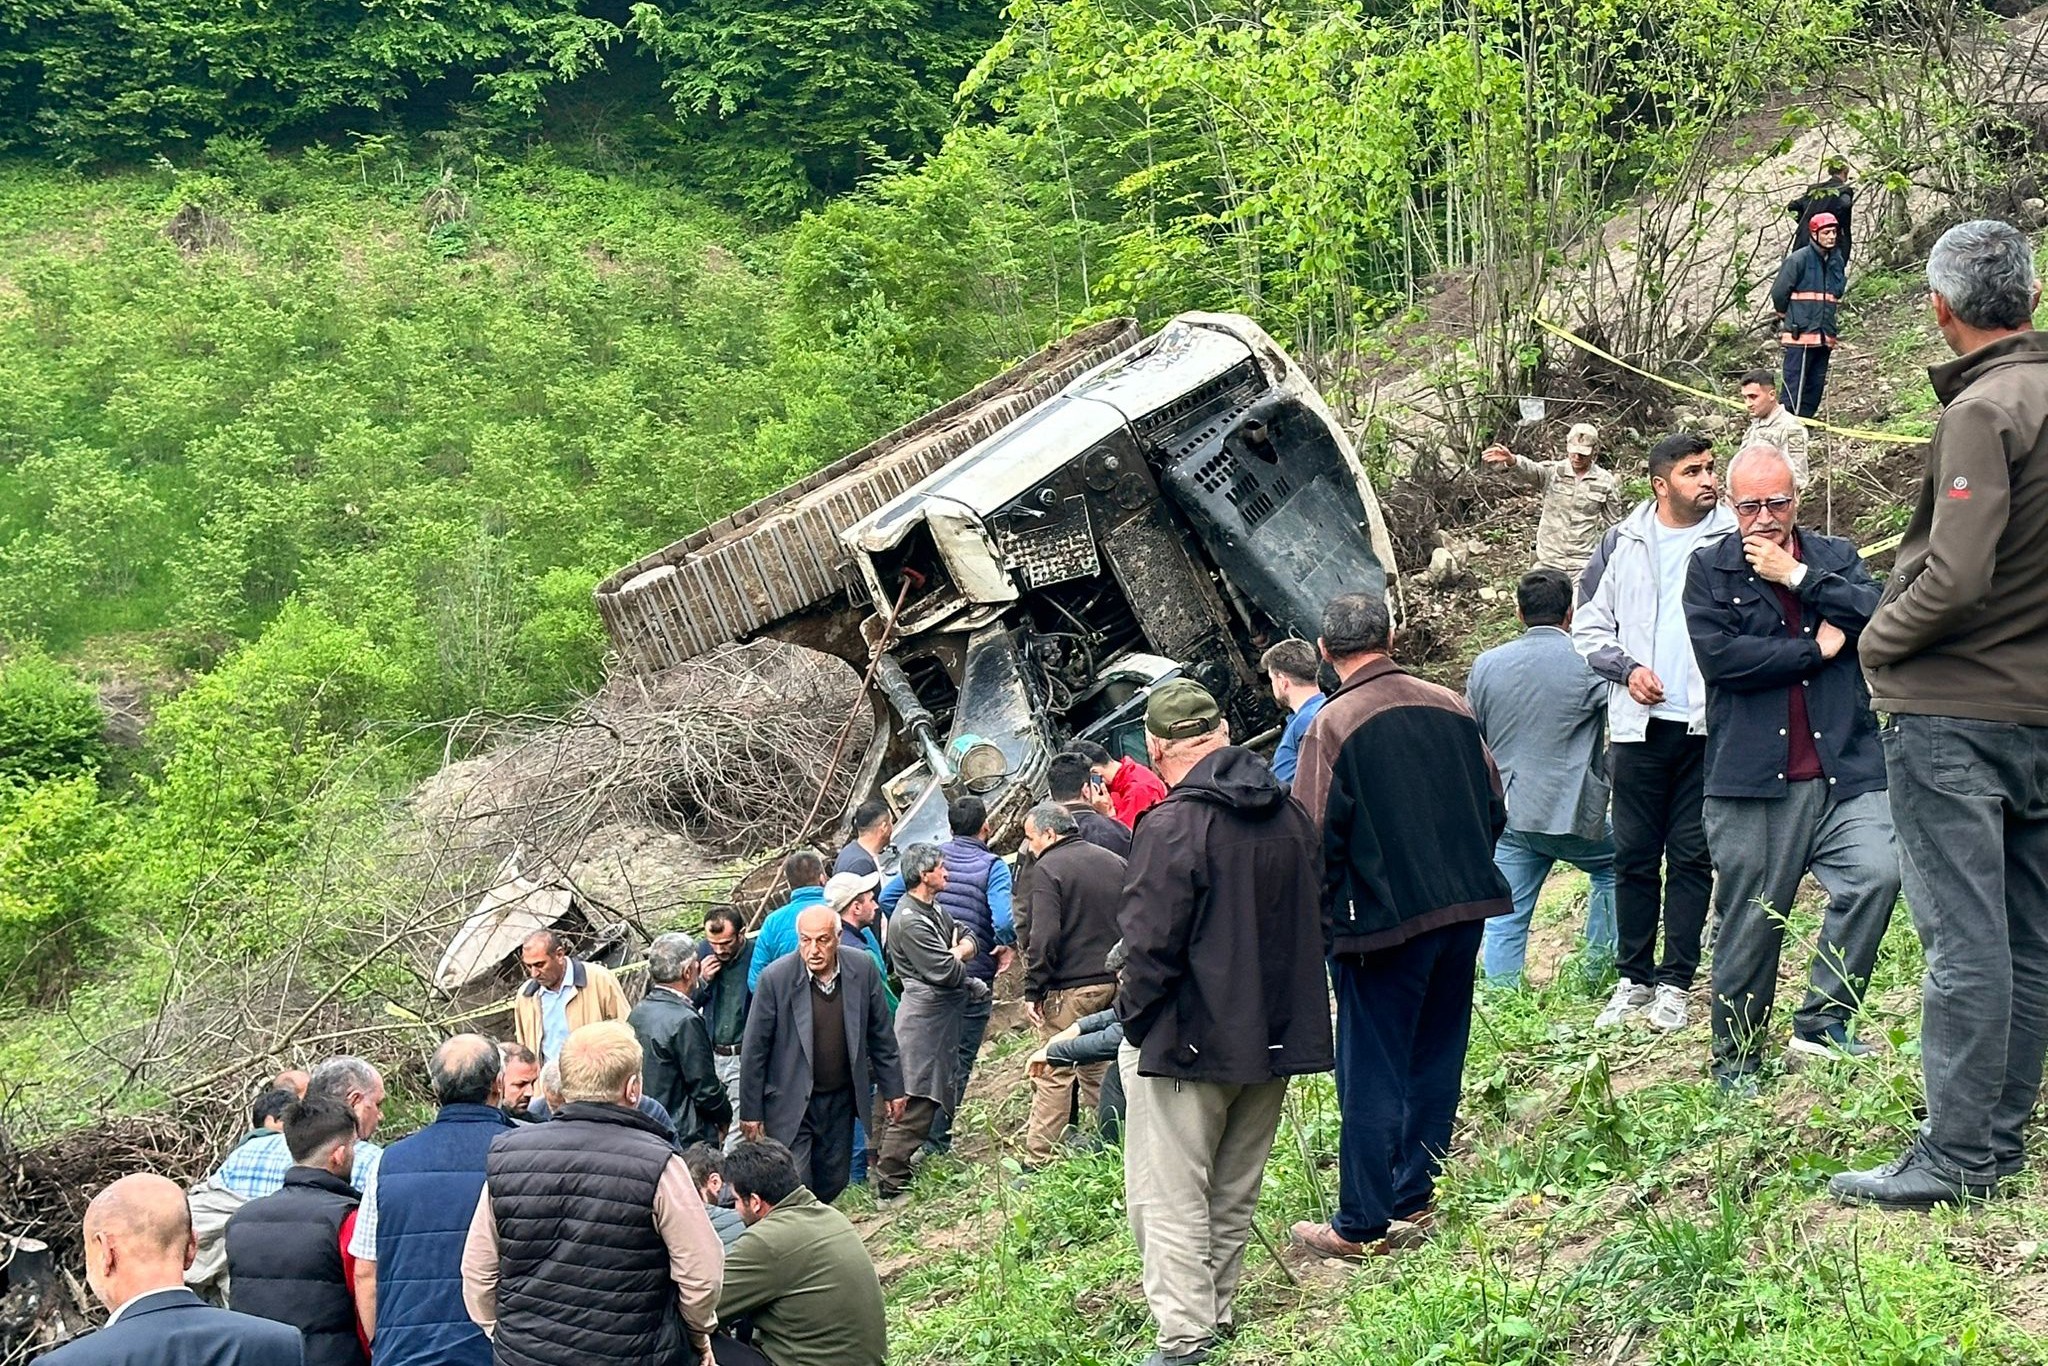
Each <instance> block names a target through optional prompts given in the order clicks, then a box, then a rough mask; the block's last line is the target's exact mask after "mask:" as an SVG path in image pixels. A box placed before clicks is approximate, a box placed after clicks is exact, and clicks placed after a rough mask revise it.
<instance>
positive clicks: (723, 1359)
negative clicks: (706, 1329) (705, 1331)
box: [711, 1332, 775, 1366]
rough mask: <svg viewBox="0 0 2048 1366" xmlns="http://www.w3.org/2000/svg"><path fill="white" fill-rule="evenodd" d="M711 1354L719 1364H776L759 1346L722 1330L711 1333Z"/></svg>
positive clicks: (746, 1365) (732, 1365)
mask: <svg viewBox="0 0 2048 1366" xmlns="http://www.w3.org/2000/svg"><path fill="white" fill-rule="evenodd" d="M711 1355H712V1358H713V1359H714V1360H716V1361H717V1362H718V1366H775V1363H774V1362H772V1361H770V1360H769V1359H768V1354H767V1353H766V1352H764V1351H762V1350H761V1349H760V1348H759V1347H756V1346H754V1345H753V1344H752V1343H750V1342H741V1341H740V1340H739V1339H738V1338H732V1337H727V1336H726V1335H725V1334H724V1333H722V1332H720V1333H713V1334H712V1335H711Z"/></svg>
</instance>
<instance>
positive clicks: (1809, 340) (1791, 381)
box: [1771, 213, 1849, 417]
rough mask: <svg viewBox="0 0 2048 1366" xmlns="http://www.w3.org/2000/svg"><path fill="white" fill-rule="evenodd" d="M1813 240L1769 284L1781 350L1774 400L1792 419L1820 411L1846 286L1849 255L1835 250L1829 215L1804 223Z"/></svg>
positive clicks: (1787, 260) (1835, 225)
mask: <svg viewBox="0 0 2048 1366" xmlns="http://www.w3.org/2000/svg"><path fill="white" fill-rule="evenodd" d="M1806 225H1807V227H1808V229H1809V230H1810V231H1811V232H1812V234H1813V240H1812V241H1811V242H1809V243H1807V244H1806V245H1805V246H1803V247H1801V248H1799V250H1797V251H1795V252H1793V253H1792V254H1791V255H1790V256H1787V257H1786V258H1785V263H1784V264H1783V265H1781V266H1779V267H1778V278H1777V279H1776V280H1775V281H1774V282H1772V284H1771V307H1772V308H1774V309H1776V310H1777V313H1778V341H1779V343H1780V344H1781V345H1783V346H1784V348H1785V387H1784V390H1783V392H1782V393H1780V395H1779V401H1780V402H1782V403H1783V404H1784V405H1785V406H1786V407H1787V408H1790V409H1791V410H1792V412H1793V414H1794V416H1797V417H1812V416H1813V415H1814V414H1815V413H1817V412H1819V411H1820V399H1821V392H1822V391H1823V390H1824V389H1826V388H1827V383H1828V361H1829V360H1830V359H1831V358H1832V357H1833V355H1834V352H1835V344H1836V342H1838V341H1839V340H1841V332H1840V330H1839V325H1838V324H1837V322H1836V315H1837V313H1838V311H1839V310H1840V307H1841V302H1842V291H1844V290H1845V289H1847V288H1848V287H1849V264H1848V253H1847V252H1845V251H1841V250H1838V249H1837V244H1836V238H1837V237H1838V235H1839V233H1840V231H1841V229H1840V225H1839V224H1838V223H1837V222H1836V221H1835V216H1834V215H1833V214H1831V213H1817V214H1815V215H1813V217H1811V218H1809V219H1807V220H1806Z"/></svg>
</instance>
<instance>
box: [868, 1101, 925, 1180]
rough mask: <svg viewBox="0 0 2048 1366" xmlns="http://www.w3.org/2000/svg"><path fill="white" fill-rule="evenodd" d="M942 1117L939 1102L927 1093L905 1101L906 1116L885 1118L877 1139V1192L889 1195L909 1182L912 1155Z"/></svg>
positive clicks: (875, 1171) (904, 1113) (875, 1174)
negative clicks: (890, 1121) (894, 1119)
mask: <svg viewBox="0 0 2048 1366" xmlns="http://www.w3.org/2000/svg"><path fill="white" fill-rule="evenodd" d="M938 1117H939V1103H938V1102H937V1101H935V1100H932V1099H930V1098H929V1097H926V1096H912V1097H910V1099H908V1100H906V1101H904V1102H903V1118H902V1119H901V1120H900V1121H898V1122H897V1123H894V1124H891V1123H888V1122H886V1121H883V1122H882V1132H881V1136H880V1137H879V1138H878V1139H877V1140H876V1142H875V1166H874V1177H875V1195H876V1197H877V1198H878V1199H886V1198H888V1197H889V1196H892V1195H894V1194H896V1192H898V1191H900V1190H902V1189H903V1188H904V1187H905V1186H907V1185H909V1184H910V1158H911V1154H913V1153H915V1152H916V1151H917V1150H918V1149H919V1148H920V1147H922V1146H923V1144H924V1141H925V1139H926V1138H927V1137H929V1136H930V1135H931V1131H932V1122H933V1121H934V1120H936V1119H937V1118H938Z"/></svg>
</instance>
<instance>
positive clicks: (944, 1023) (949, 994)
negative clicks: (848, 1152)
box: [875, 844, 989, 1204]
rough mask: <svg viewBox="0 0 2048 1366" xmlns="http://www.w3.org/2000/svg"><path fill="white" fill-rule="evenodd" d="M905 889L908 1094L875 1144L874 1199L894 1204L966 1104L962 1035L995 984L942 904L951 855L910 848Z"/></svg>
mask: <svg viewBox="0 0 2048 1366" xmlns="http://www.w3.org/2000/svg"><path fill="white" fill-rule="evenodd" d="M902 874H903V882H904V886H905V888H906V890H905V891H904V893H903V896H902V899H901V900H899V901H898V902H897V903H896V914H895V915H894V916H893V917H892V918H891V919H890V921H889V965H890V966H891V967H893V968H894V969H895V970H896V976H897V978H898V980H900V981H901V982H902V983H903V1001H902V1004H900V1005H898V1006H897V1008H896V1048H897V1051H898V1053H899V1054H900V1055H901V1057H902V1061H903V1091H904V1094H905V1096H906V1097H907V1099H906V1100H905V1102H904V1105H903V1112H902V1115H901V1116H900V1117H892V1118H891V1120H890V1123H889V1127H888V1128H886V1129H884V1130H883V1131H882V1133H881V1137H880V1141H879V1142H878V1143H877V1145H876V1149H877V1154H878V1155H877V1157H876V1159H875V1198H876V1199H877V1200H879V1201H881V1202H882V1203H884V1204H892V1203H894V1202H895V1201H896V1200H897V1199H899V1198H900V1197H901V1196H902V1194H903V1188H904V1187H905V1186H906V1185H908V1184H909V1183H910V1157H911V1154H912V1153H914V1152H916V1151H917V1149H918V1146H919V1145H920V1144H922V1143H923V1142H924V1141H925V1138H926V1137H927V1136H928V1135H929V1134H930V1133H931V1131H932V1121H933V1120H935V1119H937V1118H938V1117H939V1112H940V1111H942V1110H951V1109H953V1108H955V1107H956V1106H958V1105H959V1104H960V1095H959V1088H960V1085H961V1083H962V1077H961V1075H960V1069H959V1065H958V1064H959V1057H960V1035H961V1031H962V1030H963V1029H964V1028H965V1027H966V1022H967V1008H968V1006H969V1005H970V1004H976V1005H979V1004H985V1003H986V1002H987V1001H988V998H989V985H988V983H986V982H984V981H982V980H981V979H980V978H978V977H973V976H969V975H968V972H967V962H968V960H969V959H971V958H973V957H974V956H975V955H976V954H978V953H979V952H981V946H980V945H979V944H978V943H976V942H975V938H974V936H973V935H972V934H970V933H968V932H967V930H966V929H965V928H964V927H963V926H962V925H961V924H960V923H959V922H958V921H956V920H955V919H953V917H952V916H951V915H950V914H948V913H947V912H945V911H943V910H941V909H939V905H938V897H939V893H940V892H942V891H944V890H945V887H946V855H945V852H944V851H943V850H941V849H940V848H939V846H938V845H936V844H913V845H911V846H910V847H909V848H908V849H906V850H904V851H903V863H902Z"/></svg>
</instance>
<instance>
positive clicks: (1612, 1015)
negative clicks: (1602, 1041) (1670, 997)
mask: <svg viewBox="0 0 2048 1366" xmlns="http://www.w3.org/2000/svg"><path fill="white" fill-rule="evenodd" d="M1649 1004H1650V989H1649V988H1648V987H1646V986H1643V985H1642V984H1641V983H1639V982H1631V981H1629V980H1628V978H1626V977H1624V978H1622V979H1621V980H1620V981H1619V982H1616V983H1615V984H1614V994H1613V995H1612V996H1610V997H1608V998H1607V1008H1606V1009H1605V1010H1603V1011H1601V1012H1600V1014H1599V1015H1598V1016H1596V1017H1595V1018H1594V1020H1593V1027H1594V1028H1595V1029H1612V1028H1614V1027H1615V1026H1616V1025H1618V1024H1620V1023H1621V1022H1622V1021H1624V1020H1628V1019H1633V1018H1634V1017H1635V1016H1638V1015H1640V1014H1642V1013H1643V1010H1644V1008H1645V1007H1647V1006H1648V1005H1649Z"/></svg>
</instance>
